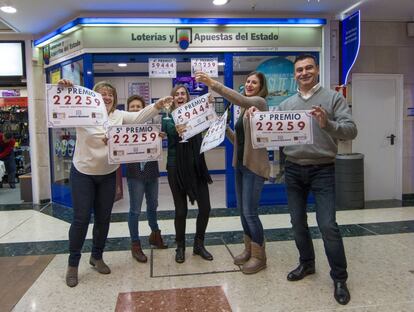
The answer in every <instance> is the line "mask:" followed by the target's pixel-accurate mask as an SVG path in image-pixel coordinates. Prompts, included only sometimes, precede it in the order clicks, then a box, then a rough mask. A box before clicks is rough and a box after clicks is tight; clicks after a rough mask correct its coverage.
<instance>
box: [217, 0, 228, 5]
mask: <svg viewBox="0 0 414 312" xmlns="http://www.w3.org/2000/svg"><path fill="white" fill-rule="evenodd" d="M229 2H230V0H213V4H214V5H225V4H227V3H229Z"/></svg>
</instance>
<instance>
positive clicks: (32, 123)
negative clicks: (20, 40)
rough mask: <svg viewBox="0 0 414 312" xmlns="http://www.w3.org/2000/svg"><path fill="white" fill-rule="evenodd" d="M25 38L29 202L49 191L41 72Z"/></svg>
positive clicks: (39, 61) (36, 201)
mask: <svg viewBox="0 0 414 312" xmlns="http://www.w3.org/2000/svg"><path fill="white" fill-rule="evenodd" d="M34 49H35V48H33V47H32V42H31V41H30V40H26V76H27V94H28V100H29V105H28V112H29V136H30V162H31V169H32V193H33V203H34V204H40V202H41V201H42V200H48V199H50V198H51V195H50V160H49V135H48V129H47V123H46V101H45V75H44V73H43V61H42V58H41V56H36V55H35V53H33V51H34Z"/></svg>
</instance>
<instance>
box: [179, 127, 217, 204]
mask: <svg viewBox="0 0 414 312" xmlns="http://www.w3.org/2000/svg"><path fill="white" fill-rule="evenodd" d="M202 141H203V139H202V136H201V133H199V134H197V135H196V136H194V137H192V138H190V139H188V142H187V143H177V145H176V146H177V155H176V156H177V158H176V161H177V175H178V177H177V178H178V184H179V187H180V189H182V190H183V191H185V193H186V194H187V195H188V197H189V199H190V202H191V204H192V205H193V204H194V201H195V200H196V199H197V198H198V189H197V185H198V184H199V183H200V181H201V182H202V183H208V184H211V183H213V181H212V180H211V177H210V174H209V173H208V168H207V165H206V161H205V158H204V153H203V154H200V148H201V143H202Z"/></svg>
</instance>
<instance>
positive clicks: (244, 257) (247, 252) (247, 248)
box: [233, 235, 252, 265]
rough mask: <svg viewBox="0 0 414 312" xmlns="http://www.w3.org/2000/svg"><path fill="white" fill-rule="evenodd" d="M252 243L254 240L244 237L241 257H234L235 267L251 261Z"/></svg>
mask: <svg viewBox="0 0 414 312" xmlns="http://www.w3.org/2000/svg"><path fill="white" fill-rule="evenodd" d="M251 242H252V240H251V239H250V237H249V236H247V235H244V250H243V252H242V253H241V254H240V255H238V256H235V257H234V261H233V262H234V264H235V265H243V264H245V263H246V262H247V261H248V260H249V259H250V257H251V255H252V248H251V245H250V244H251Z"/></svg>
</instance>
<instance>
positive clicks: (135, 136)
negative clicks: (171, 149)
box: [108, 124, 162, 164]
mask: <svg viewBox="0 0 414 312" xmlns="http://www.w3.org/2000/svg"><path fill="white" fill-rule="evenodd" d="M160 131H161V125H159V124H140V125H122V126H111V127H108V147H109V153H108V162H109V163H110V164H121V163H131V162H142V161H154V160H161V157H162V156H161V155H162V139H161V137H160V136H159V133H160Z"/></svg>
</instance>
